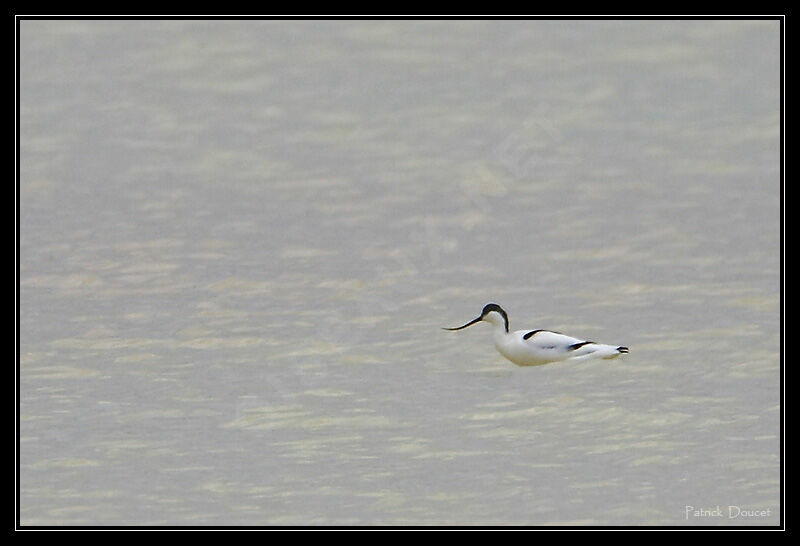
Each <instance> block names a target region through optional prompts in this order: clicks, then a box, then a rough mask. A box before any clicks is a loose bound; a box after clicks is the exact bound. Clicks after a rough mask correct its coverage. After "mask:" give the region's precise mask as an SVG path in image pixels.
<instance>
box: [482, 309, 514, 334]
mask: <svg viewBox="0 0 800 546" xmlns="http://www.w3.org/2000/svg"><path fill="white" fill-rule="evenodd" d="M492 312H494V313H497V314H499V315H500V316H501V317H503V321H505V324H506V332H508V314H506V312H505V311H504V310H503V308H502V307H500V306H499V305H497V304H496V303H487V304H486V305H484V306H483V311H481V318H482V319H485V318H486V316H487V315H488V314H489V313H492Z"/></svg>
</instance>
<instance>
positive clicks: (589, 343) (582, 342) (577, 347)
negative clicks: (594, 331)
mask: <svg viewBox="0 0 800 546" xmlns="http://www.w3.org/2000/svg"><path fill="white" fill-rule="evenodd" d="M592 343H594V341H581V342H580V343H573V344H572V345H570V346H569V347H567V350H568V351H575V350H577V349H580V348H581V347H583V346H584V345H591V344H592Z"/></svg>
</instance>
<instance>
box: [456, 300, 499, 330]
mask: <svg viewBox="0 0 800 546" xmlns="http://www.w3.org/2000/svg"><path fill="white" fill-rule="evenodd" d="M492 313H494V314H492ZM482 320H485V321H487V322H491V323H493V324H496V325H499V324H502V323H501V322H500V321H501V320H502V321H503V323H505V327H506V332H508V315H507V314H506V312H505V311H503V308H502V307H500V306H499V305H497V304H496V303H490V304H488V305H485V306H484V307H483V311H481V316H479V317H478V318H474V319H472V320H471V321H469V322H468V323H466V324H465V325H464V326H459V327H458V328H443V329H444V330H451V331H455V330H463V329H464V328H466V327H468V326H472V325H473V324H475V323H477V322H480V321H482Z"/></svg>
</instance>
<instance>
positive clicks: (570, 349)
mask: <svg viewBox="0 0 800 546" xmlns="http://www.w3.org/2000/svg"><path fill="white" fill-rule="evenodd" d="M479 321H485V322H489V323H490V324H492V326H493V329H494V332H493V338H494V346H495V347H497V350H498V351H499V352H500V354H502V355H503V356H504V357H506V358H507V359H508V360H510V361H511V362H513V363H514V364H516V365H517V366H539V365H542V364H549V363H551V362H561V361H572V362H574V361H578V360H589V359H592V358H604V359H611V358H616V357H618V356H619V355H621V354H626V353H627V352H628V348H627V347H624V346H620V345H605V344H602V343H594V342H593V341H586V340H582V339H579V338H576V337H571V336H567V335H564V334H561V333H559V332H552V331H550V330H516V331H514V332H509V331H508V315H506V313H505V311H503V310H502V308H500V306H499V305H496V304H489V305H487V306H486V307H484V309H483V312H482V313H481V316H480V317H478V318H477V319H474V320H473V321H472V322H469V323H467V324H465V325H464V326H461V327H459V328H446V330H460V329H462V328H466V327H467V326H470V325H472V324H475V323H476V322H479Z"/></svg>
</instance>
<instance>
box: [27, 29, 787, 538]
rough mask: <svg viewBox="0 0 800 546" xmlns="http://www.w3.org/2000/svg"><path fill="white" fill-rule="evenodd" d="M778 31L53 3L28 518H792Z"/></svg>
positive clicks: (46, 36)
mask: <svg viewBox="0 0 800 546" xmlns="http://www.w3.org/2000/svg"><path fill="white" fill-rule="evenodd" d="M778 25H779V23H778V22H777V21H761V22H743V21H738V22H737V21H728V22H709V21H697V22H688V21H683V22H668V21H663V22H658V21H650V22H635V21H621V22H613V21H583V22H581V21H561V22H558V21H555V22H548V21H533V22H530V21H529V22H519V23H516V22H480V21H476V22H432V21H428V22H425V21H423V22H389V21H377V22H346V21H343V22H335V21H328V22H293V23H289V22H259V21H239V22H225V21H208V22H203V21H199V22H180V21H171V22H170V21H164V22H157V21H147V22H135V21H118V22H104V21H95V22H92V21H83V22H81V21H60V22H59V21H50V22H48V21H35V20H25V21H22V23H21V33H20V78H21V79H20V105H21V113H20V132H21V140H20V148H21V172H20V178H21V185H20V206H21V214H20V224H21V231H20V279H19V280H20V285H21V293H20V298H21V299H20V305H21V309H20V314H21V317H20V320H21V322H20V336H21V346H20V356H21V366H20V369H21V377H20V387H21V399H20V412H21V415H20V418H21V430H20V442H21V445H20V450H21V461H20V467H21V475H20V482H21V492H20V496H21V499H20V500H21V505H20V511H21V523H22V524H23V525H64V524H72V525H84V524H98V525H107V524H110V525H117V524H127V525H159V524H175V525H180V524H188V525H224V524H229V525H237V524H239V525H301V524H308V525H336V524H338V525H458V524H462V525H546V524H570V525H583V524H593V525H597V524H601V525H603V524H627V525H641V524H651V525H652V524H666V525H719V524H723V525H728V524H733V525H738V524H747V525H753V524H756V525H764V524H771V525H775V524H777V523H778V516H779V508H780V503H779V501H780V499H779V483H780V482H779V477H780V476H779V461H780V459H779V433H780V430H779V416H780V405H779V404H780V399H779V372H780V369H779V365H780V364H779V363H780V336H779V331H780V321H779V306H780V263H779V251H780V249H779V228H780V209H779V203H780V201H779V198H780V195H779V191H780V188H779V184H780V178H779V68H780V67H779V61H778V59H779V57H778V53H779V45H780V44H779V26H778ZM490 301H494V302H497V303H500V304H502V305H503V306H504V307H505V309H506V310H507V311H508V313H509V315H510V318H511V326H512V328H526V327H529V328H550V329H556V330H560V331H564V332H567V333H569V334H572V335H576V336H579V337H584V338H589V339H594V340H597V341H600V342H607V343H617V344H624V345H628V346H629V347H630V348H631V353H630V354H629V355H626V356H624V357H623V358H620V359H617V360H614V361H602V360H600V361H595V362H585V363H575V364H568V363H565V364H553V365H548V366H541V367H534V368H518V367H515V366H514V365H513V364H511V363H510V362H508V361H506V360H504V359H503V358H502V356H500V355H499V354H498V353H497V352H496V351H495V349H494V347H493V346H492V341H491V334H490V329H489V327H488V326H485V325H478V326H476V327H474V328H470V329H468V330H465V331H462V332H457V333H453V332H444V331H442V330H440V329H439V328H440V327H441V326H456V325H459V324H463V323H464V322H466V321H467V320H469V319H471V318H473V317H474V316H476V315H477V314H478V313H479V311H480V309H481V307H482V306H483V305H484V304H485V303H487V302H490ZM718 506H719V507H720V509H721V516H717V515H711V514H709V513H710V512H712V511H713V510H714V509H716V508H717V507H718ZM729 506H736V507H739V509H740V510H742V511H745V510H748V511H752V510H759V511H769V513H768V515H767V514H766V513H764V514H761V515H748V516H747V517H745V516H742V515H741V514H740V515H739V517H734V518H730V517H729V515H730V514H729V512H728V507H729ZM687 507H693V508H694V510H705V511H707V512H709V513H705V514H704V513H700V514H699V515H696V514H694V513H693V512H688V513H687V510H688V508H687Z"/></svg>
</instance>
